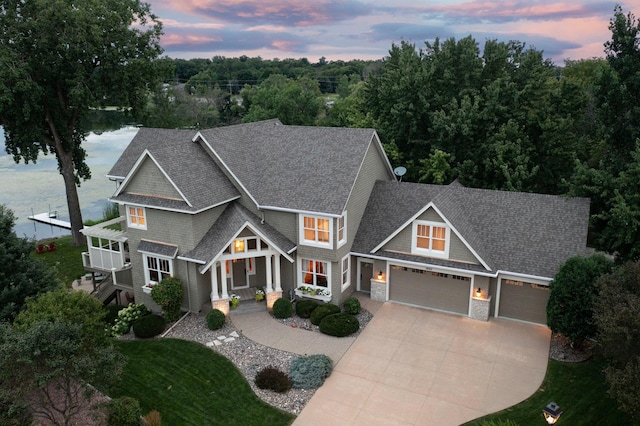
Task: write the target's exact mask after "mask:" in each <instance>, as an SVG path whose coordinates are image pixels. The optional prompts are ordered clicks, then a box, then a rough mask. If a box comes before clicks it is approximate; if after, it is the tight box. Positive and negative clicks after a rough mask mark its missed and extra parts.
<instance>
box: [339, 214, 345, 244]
mask: <svg viewBox="0 0 640 426" xmlns="http://www.w3.org/2000/svg"><path fill="white" fill-rule="evenodd" d="M346 242H347V212H344V213H343V214H342V216H340V217H339V218H338V247H340V246H342V245H343V244H344V243H346Z"/></svg>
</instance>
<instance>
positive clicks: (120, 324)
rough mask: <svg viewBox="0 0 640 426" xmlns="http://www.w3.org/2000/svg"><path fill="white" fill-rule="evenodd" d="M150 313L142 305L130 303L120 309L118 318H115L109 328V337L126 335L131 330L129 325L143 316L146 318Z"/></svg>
mask: <svg viewBox="0 0 640 426" xmlns="http://www.w3.org/2000/svg"><path fill="white" fill-rule="evenodd" d="M150 313H151V311H150V310H149V308H147V307H146V306H145V305H143V304H142V303H138V304H135V303H131V304H129V306H127V307H126V308H124V309H121V310H120V311H119V312H118V318H116V322H115V324H114V325H113V327H111V335H112V336H114V337H119V336H122V335H123V334H127V333H128V332H129V330H130V329H131V325H132V324H133V323H134V322H135V321H136V320H137V319H140V318H142V317H144V316H147V315H149V314H150Z"/></svg>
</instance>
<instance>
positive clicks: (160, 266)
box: [144, 255, 173, 283]
mask: <svg viewBox="0 0 640 426" xmlns="http://www.w3.org/2000/svg"><path fill="white" fill-rule="evenodd" d="M145 257H146V262H145V268H144V273H145V278H146V282H147V283H158V282H160V281H162V280H163V279H165V278H169V277H170V276H171V275H173V261H172V260H171V259H167V258H162V257H154V256H149V255H145Z"/></svg>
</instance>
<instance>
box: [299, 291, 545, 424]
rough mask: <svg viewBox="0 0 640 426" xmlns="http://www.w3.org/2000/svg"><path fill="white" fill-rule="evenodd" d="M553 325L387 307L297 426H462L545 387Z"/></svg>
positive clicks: (374, 320) (351, 348)
mask: <svg viewBox="0 0 640 426" xmlns="http://www.w3.org/2000/svg"><path fill="white" fill-rule="evenodd" d="M550 337H551V332H550V330H549V329H548V328H547V327H546V326H542V325H534V324H526V323H521V322H517V321H510V320H504V319H496V318H491V319H490V321H489V322H483V321H477V320H473V319H470V318H466V317H462V316H457V315H449V314H445V313H440V312H435V311H430V310H426V309H420V308H414V307H409V306H403V305H399V304H394V303H385V304H383V305H382V306H381V307H380V308H379V309H378V311H377V312H376V314H375V316H374V318H373V320H371V322H370V323H369V325H368V326H367V328H366V329H365V330H364V331H363V332H362V334H360V336H359V337H358V338H357V339H356V341H355V342H354V343H353V344H352V345H351V346H350V347H349V349H348V350H347V351H346V353H345V354H344V356H343V357H342V358H341V359H340V361H339V362H338V364H337V365H336V366H335V367H334V370H333V373H332V375H331V376H330V377H329V378H328V379H327V380H326V382H325V384H324V385H323V386H322V387H321V388H320V389H318V391H317V392H316V393H315V395H314V396H313V398H311V401H310V402H309V403H308V404H307V406H306V407H305V408H304V409H303V411H302V413H301V414H300V415H299V416H298V418H297V419H296V421H295V422H294V425H296V426H312V425H328V424H340V425H368V426H371V425H393V424H397V425H431V424H433V425H439V426H442V425H459V424H461V423H464V422H467V421H469V420H472V419H474V418H477V417H481V416H483V415H485V414H488V413H492V412H495V411H499V410H502V409H504V408H507V407H510V406H512V405H514V404H517V403H518V402H520V401H522V400H524V399H526V398H528V397H529V396H530V395H532V394H533V393H534V392H535V391H536V390H537V389H538V387H539V386H540V385H541V384H542V380H543V379H544V376H545V372H546V368H547V360H548V356H549V342H550Z"/></svg>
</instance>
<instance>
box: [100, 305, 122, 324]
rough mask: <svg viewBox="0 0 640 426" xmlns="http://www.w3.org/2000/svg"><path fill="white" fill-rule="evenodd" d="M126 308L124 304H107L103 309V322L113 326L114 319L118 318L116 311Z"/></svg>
mask: <svg viewBox="0 0 640 426" xmlns="http://www.w3.org/2000/svg"><path fill="white" fill-rule="evenodd" d="M124 308H126V306H122V305H107V306H105V307H104V309H105V310H106V311H107V314H106V315H105V317H104V322H105V323H106V324H107V325H108V326H109V327H113V326H114V325H115V323H116V319H117V318H118V312H120V311H121V310H123V309H124Z"/></svg>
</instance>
